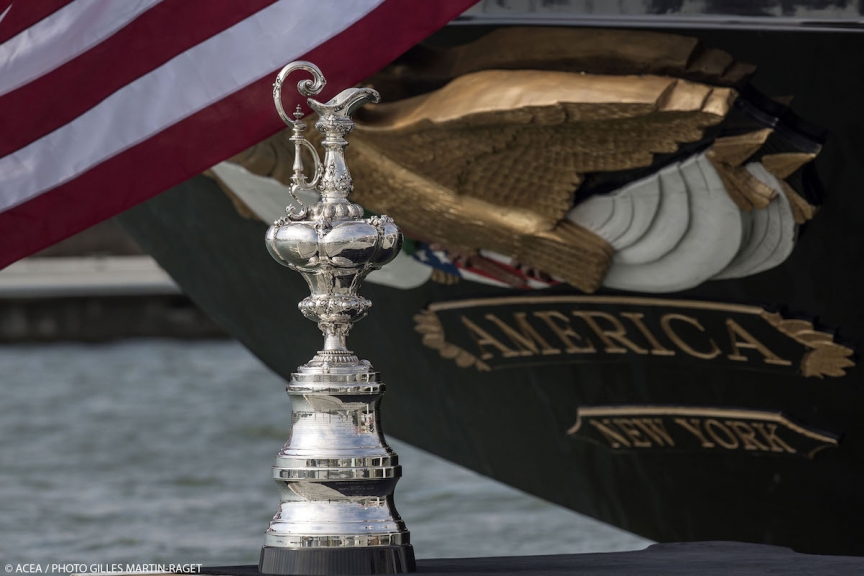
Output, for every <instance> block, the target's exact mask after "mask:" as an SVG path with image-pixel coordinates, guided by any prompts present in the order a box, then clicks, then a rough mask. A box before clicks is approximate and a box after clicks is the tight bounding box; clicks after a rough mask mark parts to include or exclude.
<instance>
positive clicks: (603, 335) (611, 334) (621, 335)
mask: <svg viewBox="0 0 864 576" xmlns="http://www.w3.org/2000/svg"><path fill="white" fill-rule="evenodd" d="M573 315H574V316H576V317H577V318H582V319H583V320H585V323H586V324H588V327H589V328H591V330H593V331H594V333H595V334H597V337H598V338H600V340H601V341H602V342H603V345H604V346H605V347H606V352H608V353H610V354H626V353H627V348H629V349H630V350H632V351H633V352H635V353H636V354H647V353H648V351H647V350H645V349H644V348H642V347H640V346H637V345H636V344H634V343H633V342H631V341H630V340H629V339H628V338H627V330H626V329H625V328H624V326H623V325H622V324H621V322H620V321H619V320H618V319H617V318H615V317H614V316H612V315H611V314H609V313H607V312H581V311H579V310H574V311H573ZM594 318H602V319H603V320H605V321H606V322H608V323H610V324H612V326H613V328H612V329H611V330H608V329H607V330H604V329H603V328H601V327H600V326H599V325H598V324H597V322H596V321H595V320H594ZM613 340H614V341H615V342H618V343H619V344H622V345H624V346H626V347H627V348H621V347H620V346H616V345H615V344H614V343H613Z"/></svg>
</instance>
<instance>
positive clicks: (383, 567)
mask: <svg viewBox="0 0 864 576" xmlns="http://www.w3.org/2000/svg"><path fill="white" fill-rule="evenodd" d="M295 70H304V71H306V72H309V73H310V74H311V75H312V77H313V80H303V81H301V82H300V83H299V84H298V85H297V89H298V90H299V91H300V93H301V94H303V95H304V96H312V95H314V94H318V93H319V92H320V91H321V90H322V88H323V87H324V84H325V80H324V76H323V75H322V74H321V71H320V70H319V69H318V68H317V67H316V66H315V65H314V64H311V63H309V62H301V61H298V62H292V63H290V64H288V65H287V66H285V68H283V69H282V71H281V72H280V73H279V75H278V76H277V78H276V83H275V84H274V85H273V99H274V101H275V102H276V109H277V111H278V112H279V116H280V117H281V118H282V119H283V120H284V121H285V123H286V124H288V125H289V126H291V127H292V128H293V136H292V138H291V141H293V142H294V146H295V156H294V167H293V168H294V175H293V177H292V185H291V193H292V196H294V198H295V199H297V195H296V193H297V192H298V191H304V190H305V191H308V190H317V191H319V192H320V193H321V200H320V201H318V202H316V203H315V204H313V205H311V206H303V205H302V203H300V202H299V199H297V201H298V204H300V206H301V208H300V209H299V210H295V209H294V207H293V206H289V207H288V208H287V214H286V216H284V217H283V218H280V219H279V220H277V221H276V222H275V223H274V224H273V225H272V226H271V227H270V228H269V229H268V230H267V236H266V243H267V249H268V250H269V251H270V254H271V255H272V256H273V258H275V259H276V261H277V262H279V263H280V264H282V265H284V266H287V267H288V268H291V269H292V270H296V271H298V272H300V274H302V275H303V278H305V279H306V282H307V283H308V284H309V288H310V289H311V292H312V293H311V295H310V296H308V297H307V298H305V299H304V300H303V301H302V302H300V305H299V307H300V310H301V312H302V313H303V315H304V316H306V317H307V318H309V319H310V320H314V321H315V322H317V323H318V327H319V328H320V329H321V332H323V334H324V349H323V350H320V351H319V352H318V353H317V354H316V355H315V357H314V358H312V360H310V361H309V362H307V363H306V364H304V365H303V366H300V367H299V368H298V369H297V372H296V373H294V374H292V376H291V381H290V382H289V384H288V385H287V390H288V394H289V395H290V396H291V435H290V437H289V439H288V442H287V443H286V444H285V446H284V447H283V448H282V450H281V451H280V452H279V454H278V455H277V456H276V464H275V466H274V467H273V477H274V479H275V480H276V483H277V484H278V486H279V494H280V504H279V510H278V512H277V513H276V515H275V516H274V517H273V521H272V522H271V523H270V528H269V529H268V530H267V533H266V535H265V537H264V547H263V548H262V551H261V559H260V561H259V565H258V567H259V570H260V572H262V573H264V574H382V573H401V572H413V571H414V569H415V563H414V551H413V549H412V547H411V544H410V543H409V532H408V530H407V529H406V527H405V523H404V522H403V521H402V519H401V518H400V517H399V514H398V513H397V512H396V507H395V505H394V503H393V490H394V488H395V486H396V482H397V481H398V480H399V477H400V476H401V475H402V467H401V466H399V459H398V456H397V455H396V453H395V452H394V451H393V449H392V448H390V447H389V446H388V445H387V443H386V441H385V440H384V435H383V433H382V431H381V416H380V413H379V408H380V404H381V397H382V395H383V394H384V384H383V383H382V382H381V380H380V378H379V375H378V373H377V372H375V371H374V370H373V368H372V365H371V364H370V363H369V362H368V361H367V360H360V359H359V358H358V357H357V356H355V355H354V353H353V352H351V351H350V350H348V348H346V346H345V337H346V336H347V334H348V331H349V330H350V329H351V326H352V324H353V323H354V322H356V321H357V320H360V319H361V318H363V317H364V316H366V313H367V312H368V310H369V307H370V306H371V302H369V300H367V299H365V298H363V297H361V296H359V295H358V294H357V290H358V288H359V287H360V283H361V281H362V280H363V278H365V277H366V275H367V274H369V272H371V271H372V270H375V269H377V268H380V267H381V266H383V265H384V264H386V263H387V262H390V261H391V260H392V259H393V258H395V257H396V254H397V253H398V252H399V249H400V248H401V246H402V233H401V231H400V230H399V228H398V227H397V226H396V225H395V224H394V223H393V220H392V219H390V218H388V217H387V216H373V217H371V218H363V217H362V216H363V208H362V207H360V206H358V205H357V204H352V203H351V202H349V201H348V195H349V194H350V192H351V191H352V189H353V185H352V182H351V174H350V173H349V171H348V167H347V166H346V165H345V150H344V149H345V146H347V145H348V142H346V141H345V138H344V137H345V136H346V135H347V134H348V133H349V132H351V130H352V129H353V128H354V123H353V122H352V121H351V115H352V114H353V113H354V111H356V110H357V109H358V108H359V107H360V106H362V105H364V104H366V103H367V102H378V101H379V98H380V97H379V95H378V93H377V92H376V91H375V90H372V89H370V88H349V89H347V90H344V91H342V92H340V93H339V94H338V95H337V96H336V97H335V98H333V99H332V100H330V101H329V102H327V103H326V104H322V103H321V102H318V101H316V100H314V99H312V98H309V99H308V100H307V102H308V103H309V106H310V107H311V108H312V109H313V110H314V111H315V112H316V113H317V114H318V121H317V122H316V123H315V127H316V128H317V129H318V131H319V132H321V134H322V135H323V136H324V141H323V146H324V149H325V154H324V160H323V162H322V161H320V159H319V156H318V153H317V151H316V150H315V147H314V146H313V145H312V144H311V143H310V142H309V141H308V140H306V139H305V138H304V136H303V131H304V130H305V129H306V125H305V124H304V123H303V122H302V120H301V118H302V117H303V114H302V113H301V112H300V107H299V106H298V107H297V111H296V112H295V113H294V119H291V118H289V117H288V115H287V114H286V113H285V110H284V109H283V107H282V102H281V96H282V83H283V82H284V80H285V78H286V77H287V76H288V75H289V74H290V73H291V72H293V71H295ZM304 149H306V150H305V152H308V153H309V154H310V155H311V157H312V159H313V160H314V170H313V172H314V174H313V176H312V180H311V181H307V176H306V174H305V170H304V165H303V160H302V157H303V152H304Z"/></svg>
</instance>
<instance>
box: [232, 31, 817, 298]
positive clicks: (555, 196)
mask: <svg viewBox="0 0 864 576" xmlns="http://www.w3.org/2000/svg"><path fill="white" fill-rule="evenodd" d="M753 71H754V69H753V67H751V66H749V65H744V64H740V63H737V62H735V61H733V59H732V58H731V57H730V56H729V55H728V54H726V53H724V52H722V51H719V50H712V49H707V48H704V47H702V46H701V45H700V44H699V43H698V42H697V41H696V40H694V39H692V38H686V37H683V36H677V35H672V34H660V33H653V32H639V31H617V30H600V29H574V28H561V29H555V28H507V29H499V30H496V31H494V32H492V33H490V34H488V35H486V36H484V37H482V38H480V39H479V40H476V41H474V42H472V43H470V44H466V45H462V46H458V47H455V48H450V49H434V48H429V47H423V46H421V47H417V48H415V49H414V51H413V52H411V53H409V54H407V55H406V56H405V57H403V58H402V59H401V60H400V61H397V62H396V63H394V64H393V65H391V66H390V67H389V68H387V69H385V70H384V71H382V72H381V73H379V74H378V75H376V76H375V77H373V78H371V79H370V80H369V81H368V85H371V86H372V87H374V88H376V89H377V90H379V92H380V93H381V95H382V101H384V102H385V103H383V104H379V105H377V106H367V107H366V108H365V109H364V110H363V111H361V113H358V115H357V116H356V121H357V127H356V129H355V131H354V132H353V134H352V136H351V137H350V138H349V142H350V146H349V147H348V149H347V151H346V153H347V157H348V163H349V166H350V167H351V172H352V176H353V178H354V192H353V194H352V200H353V201H355V202H357V203H359V204H361V205H363V206H364V207H365V208H366V209H368V210H370V211H373V212H377V213H386V214H388V215H390V216H392V217H393V218H394V219H395V220H396V222H397V223H398V224H399V225H400V226H401V227H402V228H403V230H404V231H405V233H406V234H407V235H408V236H409V237H412V238H415V239H418V240H422V241H426V242H429V243H434V244H437V245H441V246H444V247H446V249H447V250H449V251H450V252H451V253H453V254H456V255H463V256H464V255H468V257H470V258H478V259H482V256H481V255H480V254H479V252H478V251H479V250H484V251H491V252H495V253H498V254H503V255H506V256H508V257H511V258H512V259H513V260H514V261H516V262H519V263H520V264H521V265H523V266H525V267H530V268H531V269H535V270H538V271H542V272H543V273H546V274H548V275H550V276H552V277H557V278H560V279H563V280H564V281H566V282H568V283H569V284H571V285H573V286H575V287H577V288H579V289H581V290H583V291H585V292H593V291H595V290H597V289H598V288H599V287H600V286H601V285H602V284H604V279H605V280H606V283H607V285H610V286H612V287H623V288H630V284H628V283H631V284H632V283H633V282H635V284H633V285H634V286H635V287H636V288H637V289H640V286H641V284H639V282H641V280H639V281H634V280H633V278H636V279H640V278H641V279H647V280H646V281H645V282H647V284H646V285H647V286H648V288H644V287H643V288H641V289H644V290H647V291H664V290H665V291H669V289H670V288H672V289H681V288H682V287H686V286H684V285H683V284H681V283H674V282H672V283H669V282H667V281H666V280H665V278H664V277H667V276H668V275H670V274H673V275H674V274H675V273H677V272H674V270H678V269H679V268H681V266H687V265H689V266H691V267H698V266H701V265H703V264H700V263H698V262H695V259H696V258H700V259H701V260H703V261H704V260H706V258H705V257H704V255H692V254H691V255H690V256H688V257H689V258H690V259H694V262H693V263H691V264H687V263H686V260H687V258H684V257H683V256H681V255H679V260H678V261H673V260H674V258H673V259H670V256H669V255H670V254H674V250H676V249H677V250H679V251H680V252H682V253H683V252H685V251H687V250H685V248H686V246H685V244H686V239H687V237H688V236H687V234H690V235H691V236H693V235H695V234H696V233H697V232H699V233H702V234H703V236H704V235H705V234H707V232H704V230H707V228H710V227H711V226H713V227H714V228H718V230H717V231H715V232H714V234H719V233H720V232H721V230H719V229H720V228H724V229H725V230H726V231H729V234H732V235H734V234H738V235H739V236H740V238H739V239H738V240H737V241H736V243H734V245H732V244H729V245H728V246H725V247H722V248H720V247H718V249H717V250H716V251H715V252H717V256H716V259H717V263H715V264H713V265H714V267H716V268H718V270H715V271H713V272H712V274H713V275H714V276H717V275H719V274H720V271H721V270H722V271H726V273H731V274H733V276H734V273H739V274H744V273H745V272H746V271H747V270H751V271H752V270H756V271H759V269H760V268H759V267H760V266H762V267H763V269H764V266H766V264H765V262H771V263H773V262H774V261H777V260H779V259H780V258H781V256H782V257H783V259H785V256H783V252H782V251H781V253H779V254H778V252H777V251H778V250H779V248H777V246H779V244H780V243H781V242H782V241H783V237H782V235H780V239H779V240H777V246H774V247H773V248H771V246H769V247H768V248H765V247H764V246H761V248H760V247H757V248H760V249H761V253H760V252H758V250H757V249H756V248H754V247H753V246H752V244H753V243H754V240H753V239H752V238H751V237H752V236H753V235H754V234H756V235H758V234H761V232H760V231H756V232H754V230H755V229H756V228H758V226H759V225H760V224H759V222H761V226H762V228H763V229H765V230H768V229H769V228H770V227H771V222H772V221H771V220H770V218H775V220H776V222H781V216H782V215H783V214H786V216H787V217H786V220H782V222H784V223H785V224H784V225H785V226H787V228H789V227H790V226H795V233H796V234H797V224H800V223H802V222H803V221H805V220H806V219H808V218H810V217H812V216H813V213H814V210H815V208H814V203H815V202H813V201H811V200H810V199H805V195H804V194H803V193H802V192H801V191H800V190H796V189H795V187H794V186H793V185H791V184H790V183H789V182H787V181H786V180H785V179H786V178H788V177H790V176H791V175H793V174H797V173H798V172H799V171H800V169H801V168H802V166H803V165H804V164H805V163H807V162H808V161H810V160H811V159H812V158H813V157H814V156H815V155H816V153H817V152H818V144H814V146H813V147H812V148H811V149H806V150H803V151H802V150H801V149H798V148H794V147H791V146H786V147H784V145H783V142H782V141H780V140H778V138H777V136H776V135H775V134H774V130H773V129H772V127H771V126H766V125H759V124H758V123H756V122H754V121H752V120H751V119H748V118H745V117H741V114H738V116H739V117H738V118H732V117H733V116H735V104H736V102H738V101H739V99H740V97H741V89H742V88H743V87H746V86H747V82H748V78H749V76H750V75H751V74H752V73H753ZM775 104H776V103H775ZM777 106H782V105H781V104H777ZM290 135H291V134H290V131H287V130H286V131H284V132H282V133H280V134H277V135H275V136H274V137H272V138H270V139H268V140H265V141H263V142H261V143H260V144H258V145H256V146H254V147H252V148H250V149H249V150H247V151H245V152H243V153H241V154H239V155H238V156H236V157H235V158H233V159H232V160H231V161H232V162H234V163H237V164H240V165H242V166H243V167H245V168H246V169H247V170H249V171H250V172H252V173H254V174H258V175H263V176H271V177H273V178H275V179H276V180H278V181H280V182H282V183H284V184H289V183H290V177H291V175H292V173H293V171H292V163H293V143H291V142H290V141H289V138H290ZM313 136H317V134H315V135H313V134H310V135H309V137H310V139H312V138H313ZM778 142H779V144H778ZM766 143H769V144H771V145H770V146H768V147H766ZM769 148H770V150H769ZM754 164H758V166H755V165H754ZM673 173H675V174H673ZM700 174H701V177H700ZM700 178H701V179H700ZM792 180H793V181H795V182H798V180H795V179H792ZM703 181H704V183H705V186H703ZM675 187H677V188H676V190H677V189H678V188H680V189H683V190H685V191H688V193H690V194H691V196H690V200H689V204H688V201H687V199H686V198H685V196H680V197H679V196H675V195H674V194H672V192H671V191H672V189H673V188H675ZM798 187H799V188H800V185H799V186H798ZM703 188H704V190H703ZM706 190H708V192H706ZM718 190H722V192H723V194H724V196H723V198H720V197H719V196H718ZM678 192H680V190H678ZM711 194H713V196H711ZM693 195H695V196H698V198H696V197H694V196H693ZM779 195H782V196H783V199H778V196H779ZM664 202H665V204H664ZM772 202H777V204H778V205H779V204H780V203H782V208H778V209H777V210H775V211H774V212H777V214H780V216H777V215H774V213H773V212H771V211H770V210H769V208H771V206H772ZM675 203H678V205H677V206H676V205H674V204H675ZM682 203H683V204H684V207H683V209H682V207H681V204H682ZM775 207H776V206H775ZM709 209H710V210H714V211H715V212H716V215H715V216H711V217H709V216H707V215H706V214H707V213H708V211H710V210H709ZM772 209H773V208H772ZM783 210H785V212H783ZM760 211H764V212H765V214H766V215H765V217H764V218H763V217H762V216H759V218H761V220H759V222H757V219H758V218H757V216H754V214H755V213H757V212H760ZM702 212H705V214H703V213H702ZM733 212H734V214H733ZM750 213H753V214H750ZM661 214H662V215H663V216H662V217H663V218H665V219H666V220H664V221H660V222H659V223H658V219H659V218H660V215H661ZM789 215H791V216H789ZM711 218H713V220H712V219H711ZM748 218H749V220H748ZM790 218H792V219H794V222H792V221H791V220H790ZM601 220H602V222H601ZM683 221H686V222H683ZM736 221H738V222H739V224H735V222H736ZM697 222H698V226H701V227H702V232H700V231H699V230H694V229H693V227H694V226H697ZM776 222H775V224H776ZM778 226H779V224H778ZM706 227H707V228H706ZM678 228H680V229H682V230H684V232H682V233H681V236H680V237H678V238H677V239H676V238H675V234H677V232H674V230H676V229H678ZM775 228H776V226H775ZM789 229H790V230H791V228H789ZM652 234H653V237H652ZM664 234H665V236H664ZM786 236H787V237H786V246H787V247H786V248H784V249H783V250H786V251H788V250H791V248H788V246H789V245H790V244H789V242H790V241H791V242H792V243H793V244H794V238H792V236H790V235H789V234H786ZM793 236H794V235H793ZM766 237H767V232H766ZM625 239H626V242H629V244H627V245H626V246H624V243H625ZM639 239H642V241H643V243H645V246H642V245H639V244H638V240H639ZM652 242H653V244H652ZM690 242H691V244H692V245H693V246H696V244H699V243H698V242H697V243H694V242H695V241H694V240H693V239H692V238H691V240H690ZM748 242H749V243H750V244H751V245H748ZM762 242H763V243H764V242H765V240H762ZM771 242H774V240H772V241H771ZM682 243H683V244H682ZM648 244H650V246H649V245H648ZM701 244H704V241H703V242H701ZM701 244H700V246H701ZM634 246H636V248H634ZM638 246H642V249H641V250H640V249H637V248H638ZM627 249H629V251H627ZM664 249H665V250H667V251H666V252H662V250H664ZM748 250H749V252H750V253H749V254H744V252H747V251H748ZM772 250H773V251H772ZM652 251H653V252H652ZM691 251H692V250H691ZM655 252H656V253H655ZM616 253H620V257H619V258H618V259H617V260H616ZM637 253H638V254H637ZM763 253H764V254H763ZM769 253H770V255H771V257H769ZM640 254H641V256H640ZM754 254H756V256H754ZM760 254H761V255H760ZM786 255H787V256H788V254H786ZM745 256H746V258H745ZM772 257H773V260H772V259H771V258H772ZM639 258H641V260H639ZM651 258H654V260H651ZM664 258H665V259H666V260H669V262H667V263H666V264H665V268H664V267H663V266H662V265H661V264H663V259H664ZM682 258H683V259H682ZM747 258H749V260H748V259H747ZM758 258H763V261H762V263H761V264H758V265H757V264H754V262H755V261H756V259H758ZM736 259H737V260H736ZM708 260H710V258H708ZM722 260H725V264H722V265H720V263H721V261H722ZM679 261H680V262H684V263H683V264H676V262H679ZM780 261H782V260H780ZM774 265H776V264H774ZM652 266H653V268H652ZM676 266H677V267H678V268H676ZM628 267H629V268H628ZM730 267H731V268H732V272H729V269H730ZM699 274H703V275H706V274H708V271H707V270H706V271H705V272H701V271H700V272H698V273H696V272H694V273H691V274H690V275H691V276H693V277H695V278H701V277H700V276H699ZM652 275H653V276H652ZM607 276H608V278H607ZM655 276H656V278H657V280H656V282H655V284H656V287H657V289H655V290H652V289H651V286H654V284H651V282H653V280H651V278H653V277H655ZM733 276H729V277H733ZM706 279H707V278H706ZM616 282H617V283H618V284H617V285H616Z"/></svg>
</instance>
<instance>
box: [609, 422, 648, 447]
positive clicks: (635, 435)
mask: <svg viewBox="0 0 864 576" xmlns="http://www.w3.org/2000/svg"><path fill="white" fill-rule="evenodd" d="M612 422H614V423H615V424H616V425H617V426H618V428H620V429H621V430H623V431H624V433H625V434H627V436H629V437H630V440H631V441H632V442H633V446H635V447H636V448H650V447H651V442H647V441H645V440H643V439H642V433H641V432H639V430H637V429H636V426H634V425H633V421H632V419H631V418H615V419H614V420H612Z"/></svg>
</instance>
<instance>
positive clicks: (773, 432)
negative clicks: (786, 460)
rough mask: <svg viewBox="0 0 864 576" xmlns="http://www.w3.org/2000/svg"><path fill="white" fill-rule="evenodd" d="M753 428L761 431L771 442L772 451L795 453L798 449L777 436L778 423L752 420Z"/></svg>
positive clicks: (764, 437)
mask: <svg viewBox="0 0 864 576" xmlns="http://www.w3.org/2000/svg"><path fill="white" fill-rule="evenodd" d="M750 425H751V426H753V428H756V429H757V430H758V431H759V433H760V434H761V435H762V438H763V439H764V440H765V441H766V442H767V443H768V444H769V446H770V447H771V451H772V452H788V453H789V454H795V452H796V450H795V449H794V448H792V447H791V446H789V444H787V443H786V442H784V441H783V440H781V439H780V437H779V436H777V425H776V424H765V423H762V422H751V423H750ZM766 426H767V427H768V432H766V431H765V427H766Z"/></svg>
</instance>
